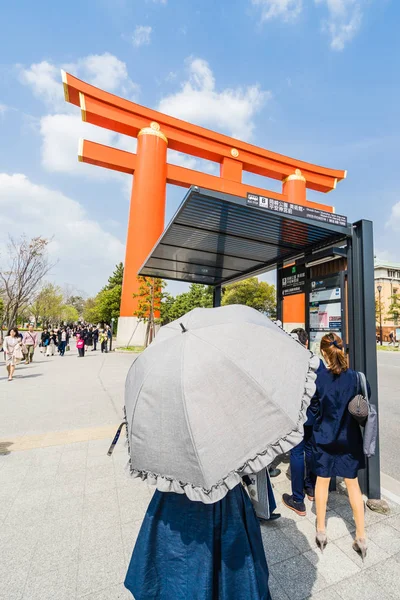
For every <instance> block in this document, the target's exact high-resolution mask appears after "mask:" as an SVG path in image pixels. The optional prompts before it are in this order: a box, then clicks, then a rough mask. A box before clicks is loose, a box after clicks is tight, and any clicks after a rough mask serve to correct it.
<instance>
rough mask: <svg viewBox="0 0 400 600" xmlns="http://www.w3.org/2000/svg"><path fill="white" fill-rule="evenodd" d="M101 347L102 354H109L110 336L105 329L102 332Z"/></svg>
mask: <svg viewBox="0 0 400 600" xmlns="http://www.w3.org/2000/svg"><path fill="white" fill-rule="evenodd" d="M99 340H100V347H101V351H102V352H108V348H107V346H108V335H107V332H106V330H105V329H102V330H101V332H100V337H99Z"/></svg>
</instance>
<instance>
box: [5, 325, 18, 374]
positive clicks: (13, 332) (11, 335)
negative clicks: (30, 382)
mask: <svg viewBox="0 0 400 600" xmlns="http://www.w3.org/2000/svg"><path fill="white" fill-rule="evenodd" d="M3 350H4V354H5V359H6V368H7V373H8V381H12V379H13V375H14V371H15V365H16V364H17V362H19V361H20V360H22V358H23V354H22V348H21V338H20V336H19V334H18V329H17V328H16V327H11V329H10V331H9V332H8V335H6V337H5V338H4V342H3Z"/></svg>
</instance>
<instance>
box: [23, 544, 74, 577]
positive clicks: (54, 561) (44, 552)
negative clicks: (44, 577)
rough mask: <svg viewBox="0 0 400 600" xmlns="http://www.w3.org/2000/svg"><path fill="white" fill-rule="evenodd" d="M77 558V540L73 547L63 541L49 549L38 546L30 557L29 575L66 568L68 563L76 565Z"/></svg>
mask: <svg viewBox="0 0 400 600" xmlns="http://www.w3.org/2000/svg"><path fill="white" fill-rule="evenodd" d="M78 559H79V541H78V542H77V543H76V547H75V548H72V547H71V546H69V545H68V544H64V543H59V544H57V545H56V544H54V545H53V548H52V549H51V550H49V549H47V547H46V548H42V547H40V546H38V547H37V549H36V551H35V553H34V554H33V557H32V562H31V568H30V575H40V574H42V573H47V572H48V571H57V570H58V569H62V568H67V567H68V566H70V565H72V566H73V565H76V563H77V561H78Z"/></svg>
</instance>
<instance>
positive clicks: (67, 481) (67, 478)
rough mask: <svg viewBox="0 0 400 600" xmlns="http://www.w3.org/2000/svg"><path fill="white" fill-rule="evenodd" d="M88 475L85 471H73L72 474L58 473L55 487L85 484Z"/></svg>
mask: <svg viewBox="0 0 400 600" xmlns="http://www.w3.org/2000/svg"><path fill="white" fill-rule="evenodd" d="M85 479H86V473H85V472H83V471H72V472H71V473H57V476H56V477H55V479H54V485H55V486H57V485H75V484H78V483H81V484H83V485H84V484H85Z"/></svg>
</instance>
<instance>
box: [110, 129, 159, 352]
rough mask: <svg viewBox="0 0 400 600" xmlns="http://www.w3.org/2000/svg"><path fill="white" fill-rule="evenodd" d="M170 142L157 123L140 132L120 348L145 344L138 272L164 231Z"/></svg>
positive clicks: (130, 217)
mask: <svg viewBox="0 0 400 600" xmlns="http://www.w3.org/2000/svg"><path fill="white" fill-rule="evenodd" d="M167 146H168V140H167V138H166V136H165V135H164V134H163V133H162V131H160V125H159V124H158V123H156V122H155V121H153V122H152V123H151V125H150V127H144V128H143V129H141V130H140V131H139V133H138V144H137V166H136V170H135V177H134V178H133V184H132V195H131V204H130V210H129V219H128V233H127V238H126V250H125V263H124V264H125V267H124V281H123V285H122V298H121V313H120V317H119V320H118V341H117V343H118V345H119V346H126V345H131V346H136V345H138V346H139V345H142V343H143V336H144V333H145V332H144V330H145V324H143V323H139V322H138V320H137V318H136V317H133V316H132V315H133V314H134V313H135V310H136V309H137V305H138V299H137V298H134V297H133V294H135V293H137V292H138V291H139V282H138V279H137V273H138V271H139V269H140V267H141V266H142V264H143V263H144V261H145V260H146V258H147V256H148V255H149V254H150V252H151V250H152V248H153V246H154V243H155V241H156V240H158V238H159V237H160V235H161V234H162V232H163V231H164V220H165V197H166V186H167Z"/></svg>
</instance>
